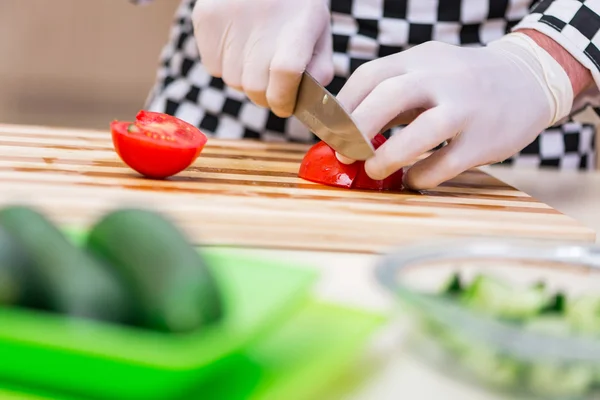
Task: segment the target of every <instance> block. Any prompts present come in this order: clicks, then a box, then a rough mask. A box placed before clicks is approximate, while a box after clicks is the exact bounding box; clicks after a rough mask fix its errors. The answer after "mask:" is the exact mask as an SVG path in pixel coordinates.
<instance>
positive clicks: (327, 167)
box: [298, 142, 358, 188]
mask: <svg viewBox="0 0 600 400" xmlns="http://www.w3.org/2000/svg"><path fill="white" fill-rule="evenodd" d="M355 164H356V163H355ZM355 164H350V165H346V164H342V163H341V162H339V161H338V159H337V158H336V156H335V151H334V150H333V149H332V148H331V147H329V146H328V145H327V144H326V143H325V142H319V143H317V144H315V145H314V146H312V147H311V148H310V149H309V150H308V153H306V155H305V156H304V159H303V160H302V163H301V164H300V171H299V173H298V176H299V177H300V178H302V179H306V180H307V181H311V182H316V183H322V184H325V185H329V186H337V187H344V188H349V187H350V186H351V185H352V182H353V181H354V178H356V174H357V173H358V165H355Z"/></svg>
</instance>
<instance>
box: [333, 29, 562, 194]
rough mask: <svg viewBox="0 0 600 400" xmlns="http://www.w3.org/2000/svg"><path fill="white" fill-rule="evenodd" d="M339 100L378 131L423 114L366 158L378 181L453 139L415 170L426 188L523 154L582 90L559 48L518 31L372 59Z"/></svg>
mask: <svg viewBox="0 0 600 400" xmlns="http://www.w3.org/2000/svg"><path fill="white" fill-rule="evenodd" d="M338 99H339V100H340V102H341V103H342V104H343V105H344V106H345V107H346V109H347V110H348V111H350V112H351V113H352V116H353V117H354V119H355V121H356V123H357V125H358V127H359V128H360V129H361V130H362V131H363V132H364V133H365V134H367V135H368V136H369V137H373V136H375V134H377V133H379V132H380V131H384V130H385V129H387V128H388V127H389V126H391V125H393V124H394V122H396V121H399V120H401V119H403V117H406V116H407V114H410V113H412V114H413V117H414V116H415V115H416V114H418V116H416V118H415V119H414V120H413V121H412V122H411V123H409V124H408V125H407V126H406V128H404V129H402V130H401V131H400V132H399V133H398V134H395V135H393V136H392V137H391V138H390V140H388V141H387V142H386V143H385V144H384V145H383V146H381V147H380V148H379V149H378V150H377V151H376V153H375V156H374V157H372V158H371V159H369V160H367V161H366V163H365V169H366V172H367V174H368V175H369V176H370V177H371V178H372V179H384V178H386V177H387V176H389V175H390V174H392V173H393V172H395V171H397V170H398V169H400V168H402V167H405V166H407V165H409V164H410V163H411V162H413V161H415V159H417V158H418V157H419V156H421V155H423V154H424V153H426V152H428V151H429V150H431V149H433V148H434V147H436V146H437V145H439V144H441V143H443V142H444V141H446V140H448V141H449V142H448V145H446V146H444V147H442V148H441V149H439V150H437V151H435V152H434V153H432V154H431V155H430V156H429V157H427V158H425V159H423V160H421V161H419V162H417V163H415V164H414V166H412V167H411V168H409V170H408V171H407V173H406V175H405V183H406V185H407V186H408V187H410V188H413V189H417V190H418V189H429V188H433V187H435V186H437V185H439V184H440V183H442V182H444V181H446V180H448V179H451V178H453V177H455V176H456V175H458V174H460V173H461V172H463V171H465V170H467V169H469V168H471V167H476V166H481V165H486V164H491V163H494V162H500V161H503V160H505V159H506V158H508V157H510V156H512V155H514V154H516V153H518V152H519V151H521V150H522V149H523V148H524V147H526V146H527V145H528V144H529V143H531V142H532V141H533V140H535V138H536V136H537V135H539V134H540V133H541V131H542V130H544V129H545V128H547V127H549V126H551V125H553V124H554V123H556V122H557V121H559V120H560V119H562V118H563V117H564V116H566V115H568V113H569V111H570V110H571V107H572V103H573V88H572V86H571V82H570V80H569V77H568V75H567V74H566V72H565V71H564V69H563V68H562V67H561V66H560V64H558V62H556V61H555V60H554V59H553V58H552V57H551V56H550V54H548V53H547V52H546V51H545V50H543V49H542V48H541V47H539V46H538V45H537V44H536V43H535V42H534V41H533V40H532V39H531V38H529V37H528V36H525V35H524V34H521V33H515V34H510V35H507V36H505V37H503V38H502V39H500V40H497V41H495V42H492V43H490V44H489V45H488V46H487V47H482V48H461V47H456V46H451V45H447V44H443V43H437V42H428V43H425V44H422V45H419V46H416V47H413V48H411V49H409V50H407V51H404V52H402V53H398V54H395V55H391V56H388V57H386V58H381V59H379V60H375V61H372V62H370V63H366V64H363V66H361V67H360V68H359V69H358V70H356V71H355V73H354V74H353V75H352V76H351V77H350V79H349V80H348V82H347V83H346V85H345V86H344V87H343V88H342V90H341V91H340V93H339V95H338ZM415 113H416V114H415ZM338 158H339V159H340V161H342V162H346V163H350V162H352V160H348V159H346V158H345V157H342V156H341V155H338Z"/></svg>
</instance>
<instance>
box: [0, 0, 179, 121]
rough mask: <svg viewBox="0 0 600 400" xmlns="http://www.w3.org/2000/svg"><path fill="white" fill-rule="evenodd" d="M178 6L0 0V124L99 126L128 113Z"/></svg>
mask: <svg viewBox="0 0 600 400" xmlns="http://www.w3.org/2000/svg"><path fill="white" fill-rule="evenodd" d="M178 4H179V0H158V1H155V2H154V3H152V4H150V5H148V6H134V5H133V4H130V3H129V1H128V0H96V1H94V0H84V1H82V0H51V1H50V0H26V1H23V0H2V1H0V88H1V89H0V123H24V124H42V125H57V126H65V127H88V128H99V129H106V128H107V127H108V123H109V122H110V121H111V120H112V119H114V118H124V119H131V118H133V117H134V116H135V113H136V112H137V111H138V110H139V109H140V108H142V107H143V103H144V100H145V98H146V96H147V94H148V92H149V90H150V88H151V86H152V84H153V81H154V76H155V73H156V66H157V63H158V57H159V54H160V51H161V48H162V46H163V45H164V44H165V43H166V41H167V37H168V33H169V25H170V22H171V20H172V18H173V14H174V12H175V9H176V7H177V5H178Z"/></svg>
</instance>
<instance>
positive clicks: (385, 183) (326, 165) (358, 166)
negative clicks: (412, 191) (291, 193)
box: [298, 135, 403, 190]
mask: <svg viewBox="0 0 600 400" xmlns="http://www.w3.org/2000/svg"><path fill="white" fill-rule="evenodd" d="M385 141H386V139H385V136H383V135H376V136H375V137H374V138H373V141H372V143H373V147H375V149H377V148H379V146H381V145H382V144H384V143H385ZM364 165H365V163H364V161H356V162H354V163H353V164H350V165H346V164H343V163H341V162H339V161H338V159H337V158H336V157H335V151H334V150H333V149H332V148H331V147H329V146H328V145H327V144H326V143H325V142H319V143H317V144H315V145H314V146H312V147H311V148H310V149H309V150H308V152H307V153H306V155H305V156H304V159H303V160H302V163H301V164H300V171H299V173H298V176H299V177H300V178H302V179H305V180H307V181H311V182H316V183H321V184H323V185H328V186H337V187H343V188H350V189H362V190H397V189H401V188H402V176H403V171H402V170H399V171H397V172H395V173H394V174H392V175H390V176H389V177H387V178H386V179H384V180H378V181H376V180H373V179H371V178H369V176H368V175H367V173H366V172H365V168H364Z"/></svg>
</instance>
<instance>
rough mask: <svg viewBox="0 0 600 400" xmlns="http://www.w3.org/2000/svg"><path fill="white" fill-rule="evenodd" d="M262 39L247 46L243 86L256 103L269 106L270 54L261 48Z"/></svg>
mask: <svg viewBox="0 0 600 400" xmlns="http://www.w3.org/2000/svg"><path fill="white" fill-rule="evenodd" d="M260 43H261V39H256V40H254V41H252V42H250V43H249V45H247V47H246V51H245V53H246V56H245V59H244V68H243V72H242V87H243V91H244V93H246V96H248V98H249V99H250V100H251V101H252V102H254V103H255V104H257V105H259V106H262V107H268V106H269V103H268V102H267V86H268V85H269V64H270V60H271V56H270V54H266V53H265V50H264V49H261V48H260Z"/></svg>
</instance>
